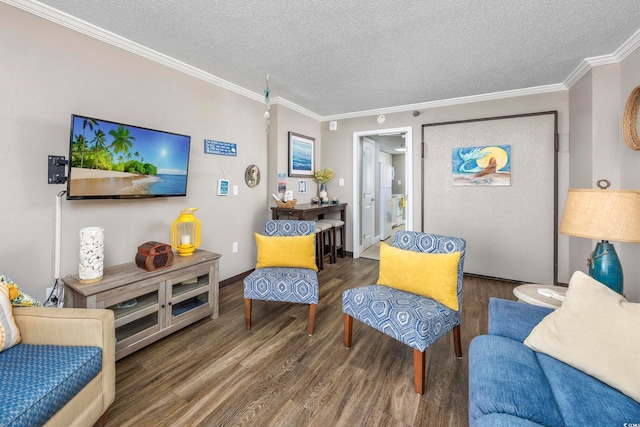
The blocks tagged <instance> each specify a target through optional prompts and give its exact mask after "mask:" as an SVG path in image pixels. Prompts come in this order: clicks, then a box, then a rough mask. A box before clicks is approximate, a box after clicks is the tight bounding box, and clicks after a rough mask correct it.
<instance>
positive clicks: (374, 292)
mask: <svg viewBox="0 0 640 427" xmlns="http://www.w3.org/2000/svg"><path fill="white" fill-rule="evenodd" d="M392 246H395V247H396V248H400V249H406V250H411V251H416V252H430V253H452V252H460V261H459V263H458V283H457V295H458V304H459V310H458V311H455V310H452V309H450V308H448V307H447V306H445V305H443V304H440V303H439V302H436V301H434V300H432V299H430V298H427V297H425V296H421V295H416V294H413V293H409V292H404V291H401V290H398V289H394V288H390V287H388V286H383V285H378V284H375V285H370V286H364V287H360V288H354V289H348V290H346V291H344V293H343V294H342V311H343V313H344V345H345V347H347V348H351V341H352V329H353V319H354V318H355V319H358V320H359V321H361V322H363V323H364V324H366V325H368V326H371V327H373V328H375V329H377V330H379V331H381V332H383V333H385V334H387V335H389V336H390V337H392V338H395V339H396V340H398V341H400V342H402V343H404V344H406V345H408V346H409V347H411V348H413V369H414V383H415V390H416V393H418V394H423V393H424V373H425V351H426V349H427V348H428V347H429V346H430V345H431V344H433V343H434V342H436V341H437V340H438V339H439V338H440V337H442V336H444V335H445V334H446V333H448V332H449V331H451V330H453V344H454V349H455V354H456V356H457V357H458V358H461V357H462V347H461V345H460V309H461V308H462V277H463V274H464V273H463V266H464V255H465V247H466V242H465V241H464V240H463V239H461V238H458V237H448V236H440V235H436V234H426V233H419V232H415V231H404V230H403V231H398V232H397V233H396V234H395V236H394V239H393V243H392Z"/></svg>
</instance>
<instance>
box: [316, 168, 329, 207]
mask: <svg viewBox="0 0 640 427" xmlns="http://www.w3.org/2000/svg"><path fill="white" fill-rule="evenodd" d="M313 176H314V177H315V178H316V180H317V181H318V182H319V183H320V193H319V196H320V202H321V203H322V204H323V205H325V204H327V203H329V195H328V194H327V181H329V180H330V179H332V178H333V169H331V168H325V167H323V168H322V169H320V170H318V169H316V171H315V172H314V174H313Z"/></svg>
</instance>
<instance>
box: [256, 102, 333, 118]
mask: <svg viewBox="0 0 640 427" xmlns="http://www.w3.org/2000/svg"><path fill="white" fill-rule="evenodd" d="M262 100H263V101H264V99H262ZM271 104H276V105H282V106H283V107H287V108H288V109H289V110H293V111H296V112H298V113H300V114H302V115H304V116H307V117H309V118H311V119H314V120H317V121H319V122H322V121H325V120H326V119H325V118H324V117H323V116H321V115H319V114H316V113H314V112H313V111H310V110H307V109H306V108H304V107H301V106H299V105H298V104H294V103H293V102H291V101H287V100H286V99H284V98H282V97H279V96H278V97H275V98H271Z"/></svg>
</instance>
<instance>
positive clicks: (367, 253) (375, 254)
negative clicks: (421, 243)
mask: <svg viewBox="0 0 640 427" xmlns="http://www.w3.org/2000/svg"><path fill="white" fill-rule="evenodd" d="M399 230H404V224H400V225H398V226H397V227H394V228H393V230H391V235H390V236H389V237H388V238H387V239H386V240H383V242H385V243H386V244H387V245H390V244H391V242H393V236H395V234H396V232H397V231H399ZM360 258H368V259H375V260H378V261H379V260H380V241H377V242H376V243H374V244H373V245H371V246H369V247H368V248H367V249H365V250H364V251H363V252H362V253H361V254H360Z"/></svg>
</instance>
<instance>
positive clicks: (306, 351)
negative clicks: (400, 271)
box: [107, 258, 515, 427]
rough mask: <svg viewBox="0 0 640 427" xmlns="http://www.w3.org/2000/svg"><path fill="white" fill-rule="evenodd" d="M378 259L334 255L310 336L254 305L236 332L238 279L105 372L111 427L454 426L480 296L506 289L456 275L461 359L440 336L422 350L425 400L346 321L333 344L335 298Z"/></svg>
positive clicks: (391, 356) (281, 314)
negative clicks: (205, 315) (109, 374)
mask: <svg viewBox="0 0 640 427" xmlns="http://www.w3.org/2000/svg"><path fill="white" fill-rule="evenodd" d="M377 276H378V262H377V261H373V260H368V259H362V258H360V259H356V260H354V259H352V258H345V259H339V261H338V263H336V264H333V265H328V266H327V268H325V269H324V270H323V271H321V272H320V275H319V278H320V303H319V304H318V311H317V315H316V327H315V334H314V335H313V336H312V337H309V336H307V333H306V330H307V315H308V306H305V305H300V304H287V303H278V302H264V301H254V303H253V323H252V328H251V330H249V331H247V330H245V329H244V311H243V310H244V309H243V295H242V282H237V283H234V284H233V285H230V286H227V287H225V288H223V289H222V290H221V292H220V317H219V318H218V319H216V320H210V319H207V320H202V321H200V322H197V323H195V324H193V325H191V326H189V327H187V328H185V329H183V330H181V331H178V332H176V333H174V334H173V335H171V336H169V337H167V338H165V339H163V340H161V341H159V342H157V343H155V344H152V345H150V346H148V347H146V348H144V349H142V350H140V351H138V352H137V353H134V354H132V355H130V356H128V357H125V358H124V359H122V360H120V361H118V362H117V364H116V371H117V377H116V400H115V402H114V403H113V405H112V406H111V409H110V412H109V418H108V422H107V427H115V426H118V427H119V426H223V425H224V426H245V425H246V426H466V425H467V424H468V421H467V417H468V415H467V414H468V412H467V397H468V392H467V388H468V380H467V378H468V361H467V357H466V354H467V349H468V347H469V342H470V341H471V339H472V338H473V337H475V336H476V335H478V334H482V333H486V331H487V304H488V302H489V297H491V296H496V297H501V298H507V299H514V298H513V293H512V290H513V287H514V286H515V285H514V284H512V283H507V282H501V281H493V280H488V279H484V278H477V277H469V276H466V277H465V280H464V293H463V306H462V328H461V337H462V350H463V358H462V360H458V359H456V357H455V355H454V350H453V341H452V337H451V334H448V335H447V336H445V337H443V338H442V339H440V340H439V341H438V342H437V343H435V344H434V345H433V346H432V347H431V348H429V349H428V350H427V368H426V371H427V372H426V379H425V381H426V382H425V383H426V392H425V394H424V395H423V396H419V395H417V394H416V393H415V391H414V388H413V351H412V349H411V348H409V347H408V346H405V345H403V344H401V343H400V342H398V341H395V340H393V339H391V338H389V337H387V336H386V335H383V334H382V333H380V332H378V331H376V330H374V329H372V328H369V327H367V326H365V325H363V324H362V323H359V322H358V321H355V322H354V326H353V347H352V348H351V349H350V350H347V349H345V348H344V346H343V343H342V339H343V324H342V305H341V303H342V299H341V298H342V291H343V290H344V289H347V288H351V287H356V286H362V285H368V284H372V283H374V282H375V281H376V279H377Z"/></svg>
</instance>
